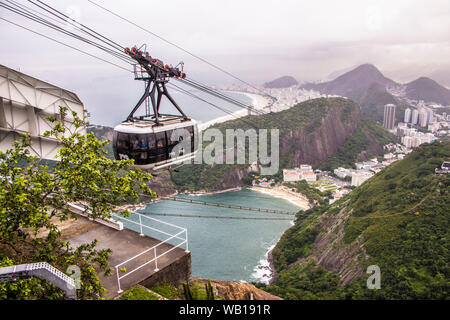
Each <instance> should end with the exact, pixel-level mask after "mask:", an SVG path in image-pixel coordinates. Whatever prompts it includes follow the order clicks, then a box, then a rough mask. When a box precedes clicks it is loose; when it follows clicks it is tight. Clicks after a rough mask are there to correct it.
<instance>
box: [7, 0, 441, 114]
mask: <svg viewBox="0 0 450 320" xmlns="http://www.w3.org/2000/svg"><path fill="white" fill-rule="evenodd" d="M1 1H2V2H3V1H4V0H1ZM16 1H19V2H22V3H25V4H26V5H28V6H31V7H33V5H32V4H29V3H27V1H24V0H16ZM94 1H96V2H98V3H99V4H102V5H104V6H105V7H107V8H108V9H110V10H112V11H115V12H117V13H120V15H122V16H123V17H126V18H128V19H130V20H133V21H134V22H135V23H136V24H138V25H141V26H143V27H145V28H147V29H149V30H151V31H152V32H154V33H156V34H158V35H160V36H162V37H164V38H166V39H167V40H169V41H171V42H173V43H176V44H177V45H179V46H181V47H183V48H185V49H187V50H189V51H191V52H193V53H195V54H196V55H198V56H201V57H203V58H204V59H206V60H208V61H210V62H211V63H214V64H216V65H218V66H220V67H222V68H223V69H225V70H228V71H229V72H231V73H233V74H235V75H237V76H238V77H240V78H242V79H244V80H246V81H249V82H252V83H255V84H262V83H263V82H266V81H269V80H272V79H273V78H276V77H279V76H282V75H292V76H294V77H295V78H296V79H298V80H300V81H313V80H319V79H326V78H327V77H329V76H330V75H332V74H333V73H334V72H336V71H340V70H348V69H349V68H351V67H355V66H357V65H359V64H362V63H372V64H374V65H375V66H376V67H378V68H379V69H380V71H381V72H382V73H383V74H385V75H386V76H387V77H390V78H392V79H393V80H395V81H398V82H401V83H405V82H408V81H412V80H414V79H416V78H418V77H420V76H429V77H431V78H433V79H434V80H436V81H438V82H440V83H441V84H443V85H445V86H447V87H450V59H449V57H450V19H449V17H450V1H448V0H442V1H441V0H434V1H414V0H404V1H401V0H395V1H392V0H389V1H360V0H352V1H331V0H330V1H319V0H317V1H310V0H309V1H299V0H298V1H294V0H283V1H280V0H277V1H275V0H251V1H249V0H239V1H236V0H227V1H224V0H221V1H216V0H189V1H186V0H165V1H152V0H144V1H137V0H127V1H105V0H94ZM44 2H47V3H49V4H50V5H52V6H54V7H55V8H57V9H59V10H60V11H62V12H65V13H66V14H69V15H70V16H72V17H74V18H76V19H79V21H80V22H81V23H83V24H85V25H87V26H89V27H91V28H93V29H94V30H96V31H98V32H100V33H102V34H104V35H106V36H108V37H110V38H111V39H113V40H115V41H116V42H118V43H120V44H121V45H123V46H132V45H134V44H138V45H140V44H143V43H146V44H147V45H148V46H149V49H150V50H149V51H150V54H151V55H152V56H155V57H160V58H161V59H162V60H163V61H164V62H166V63H171V64H173V65H176V64H177V63H178V62H179V61H181V60H182V61H184V62H185V71H186V72H187V73H188V74H189V75H191V76H192V77H193V78H194V79H197V80H200V81H202V82H206V83H211V84H214V83H215V84H221V83H230V82H236V81H235V80H233V79H232V78H230V77H228V76H226V75H225V74H223V73H220V72H218V71H217V70H215V69H213V68H211V67H210V66H208V65H206V64H204V63H202V62H200V61H198V60H196V59H194V58H192V57H191V56H189V55H187V54H186V53H184V52H182V51H180V50H179V49H177V48H175V47H173V46H171V45H169V44H167V43H165V42H163V41H161V40H160V39H158V38H156V37H154V36H152V35H150V34H148V33H145V32H143V31H142V30H139V29H138V28H136V27H134V26H132V25H130V24H127V23H126V22H124V21H121V20H119V19H118V18H116V17H114V16H112V15H110V14H108V13H106V12H105V11H103V10H101V9H99V8H98V7H96V6H94V5H93V4H92V3H90V2H88V1H87V0H79V1H74V0H72V1H66V0H58V1H50V0H44ZM0 17H3V18H6V19H10V20H12V21H14V22H16V23H20V24H22V25H25V26H27V27H32V29H33V30H36V31H38V32H42V33H45V34H48V35H51V36H52V37H55V38H57V39H59V40H61V41H64V42H67V43H69V44H71V45H74V46H76V47H78V48H82V49H84V50H87V51H89V52H91V53H93V54H97V55H101V56H102V57H104V58H106V59H108V60H111V61H115V60H114V58H111V57H108V55H105V54H102V53H99V52H98V51H96V50H93V49H91V48H89V47H87V46H85V45H82V44H80V43H79V42H76V41H75V40H70V39H67V37H65V36H63V35H58V34H55V33H54V32H50V31H48V30H47V29H45V27H43V26H39V25H36V24H33V23H32V22H29V21H26V20H24V19H23V18H18V17H17V16H15V15H14V14H12V13H10V12H7V11H6V10H5V9H3V8H0ZM0 41H1V43H2V50H1V53H0V64H3V65H6V66H8V67H11V68H14V69H17V68H20V70H21V71H22V72H25V73H29V74H30V75H33V76H36V77H39V78H42V79H44V80H48V81H49V82H51V83H54V84H57V85H60V86H62V87H64V88H68V89H70V90H73V91H75V92H76V93H78V94H79V95H80V97H81V98H82V100H83V101H85V102H86V100H88V102H90V103H92V104H98V103H99V101H100V100H99V99H102V98H103V99H105V101H108V104H111V105H114V108H117V106H116V105H117V104H119V103H124V104H130V103H131V102H132V101H133V102H134V101H135V100H136V95H139V94H140V92H141V90H142V84H139V83H138V84H136V83H135V81H134V80H133V79H132V76H131V74H128V73H127V72H126V71H123V70H121V69H119V68H117V67H115V66H111V65H109V64H106V63H103V62H100V61H98V60H95V59H93V58H91V57H88V56H86V55H83V54H81V53H78V52H75V51H74V50H72V49H70V48H66V47H64V46H61V45H59V44H56V43H53V42H51V41H49V40H47V39H44V38H41V37H39V36H37V35H34V34H32V33H30V32H28V31H25V30H22V29H20V28H18V27H16V26H11V25H9V24H8V23H6V22H4V21H1V20H0ZM116 62H118V63H119V64H121V65H123V66H125V67H126V65H125V64H123V63H121V62H120V61H116ZM101 110H102V112H103V110H104V108H101ZM92 113H94V114H95V113H96V111H94V112H92Z"/></svg>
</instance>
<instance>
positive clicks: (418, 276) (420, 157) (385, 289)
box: [264, 142, 450, 299]
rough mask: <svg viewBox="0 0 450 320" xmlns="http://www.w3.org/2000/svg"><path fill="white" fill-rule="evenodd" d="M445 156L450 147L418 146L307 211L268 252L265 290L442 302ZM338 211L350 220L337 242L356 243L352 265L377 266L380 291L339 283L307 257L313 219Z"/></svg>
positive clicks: (447, 196) (449, 195) (449, 216)
mask: <svg viewBox="0 0 450 320" xmlns="http://www.w3.org/2000/svg"><path fill="white" fill-rule="evenodd" d="M449 158H450V142H435V143H433V144H424V145H421V146H420V147H419V148H418V149H416V150H415V151H414V152H412V153H411V154H409V155H408V156H406V157H405V158H404V159H403V160H401V161H397V162H395V163H394V164H392V165H391V166H389V167H387V168H386V169H384V170H383V171H381V172H380V173H378V174H377V175H375V176H374V177H372V178H371V179H369V180H368V181H366V182H365V183H364V184H363V185H361V186H360V187H358V188H356V189H355V190H354V191H353V192H352V193H351V194H349V195H347V196H346V197H344V198H343V199H341V200H339V201H338V202H336V203H335V204H333V205H331V206H319V207H315V208H313V209H310V210H308V211H306V212H305V213H306V214H307V215H308V216H307V217H303V216H299V218H298V219H297V221H296V224H295V225H294V226H293V227H292V228H290V229H289V230H287V231H286V232H285V234H284V235H283V236H282V238H281V239H280V241H279V243H278V244H277V246H276V247H275V249H274V250H273V263H274V266H275V269H276V270H277V272H278V278H277V280H276V282H275V283H274V284H271V285H269V286H267V287H265V288H264V289H265V290H266V291H268V292H270V293H273V294H276V295H279V296H281V297H283V298H286V299H448V296H449V289H450V285H449V282H448V279H449V278H450V266H449V264H448V257H449V244H450V243H449V230H450V210H449V208H450V188H449V185H450V177H449V176H448V175H440V176H437V175H436V174H435V173H434V169H435V168H436V167H438V166H439V165H440V164H441V163H442V162H443V161H444V160H448V159H449ZM342 208H343V209H345V211H346V213H348V214H350V218H349V220H348V221H347V222H346V224H345V227H344V236H343V238H342V240H341V241H340V243H337V244H336V245H337V246H340V247H344V248H345V247H346V246H349V245H350V244H352V243H354V241H355V240H356V239H358V238H359V237H361V238H362V239H363V243H364V244H363V247H364V250H365V252H366V253H367V255H368V258H367V259H366V258H363V257H362V256H361V257H360V259H359V260H358V263H359V265H360V267H361V268H362V270H364V271H365V270H366V268H367V266H369V265H377V266H379V267H380V270H381V289H379V290H369V289H367V287H366V278H365V277H362V278H357V279H356V280H353V282H352V283H351V284H350V285H347V286H341V285H338V283H339V276H338V275H336V274H331V273H330V272H327V271H326V270H325V269H323V267H322V266H318V265H317V264H316V262H314V259H308V258H309V255H310V253H311V252H312V250H313V248H314V240H315V238H316V237H317V235H318V234H320V232H322V231H323V230H320V229H319V228H318V226H319V225H320V222H321V221H322V219H323V218H326V217H328V216H332V215H335V214H336V213H337V212H338V211H339V210H341V209H342ZM304 258H306V259H305V260H303V263H298V262H299V259H304Z"/></svg>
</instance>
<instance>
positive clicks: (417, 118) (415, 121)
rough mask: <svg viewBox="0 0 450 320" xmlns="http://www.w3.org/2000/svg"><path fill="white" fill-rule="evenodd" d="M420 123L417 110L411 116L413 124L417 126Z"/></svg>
mask: <svg viewBox="0 0 450 320" xmlns="http://www.w3.org/2000/svg"><path fill="white" fill-rule="evenodd" d="M418 121H419V111H417V109H414V110H413V112H412V114H411V123H412V124H417V122H418Z"/></svg>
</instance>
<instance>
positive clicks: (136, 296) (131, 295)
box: [120, 286, 161, 300]
mask: <svg viewBox="0 0 450 320" xmlns="http://www.w3.org/2000/svg"><path fill="white" fill-rule="evenodd" d="M120 299H121V300H161V299H160V298H159V297H158V296H157V295H155V294H153V293H151V292H150V291H149V290H147V289H146V288H144V287H141V286H135V287H133V288H131V289H130V290H128V291H125V292H124V293H122V295H121V296H120Z"/></svg>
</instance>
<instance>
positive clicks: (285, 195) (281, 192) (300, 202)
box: [249, 186, 310, 210]
mask: <svg viewBox="0 0 450 320" xmlns="http://www.w3.org/2000/svg"><path fill="white" fill-rule="evenodd" d="M249 189H250V190H253V191H258V192H261V193H265V194H268V195H271V196H273V197H276V198H281V199H285V200H287V201H289V202H291V203H292V204H294V205H296V206H297V207H300V208H301V209H303V210H308V209H309V208H310V205H309V201H308V200H307V198H306V197H304V196H303V197H302V196H300V195H295V194H293V193H291V192H288V191H286V190H285V189H284V188H283V187H273V188H263V187H256V186H253V187H250V188H249Z"/></svg>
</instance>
